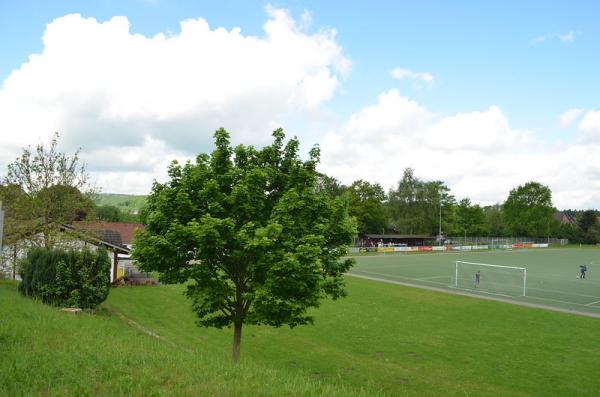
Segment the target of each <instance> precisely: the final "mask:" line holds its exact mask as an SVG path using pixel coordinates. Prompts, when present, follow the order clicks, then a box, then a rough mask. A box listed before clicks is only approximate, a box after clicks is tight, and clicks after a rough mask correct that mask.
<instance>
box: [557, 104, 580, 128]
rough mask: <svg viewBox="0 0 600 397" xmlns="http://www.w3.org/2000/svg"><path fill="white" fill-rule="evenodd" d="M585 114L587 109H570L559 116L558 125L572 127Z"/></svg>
mask: <svg viewBox="0 0 600 397" xmlns="http://www.w3.org/2000/svg"><path fill="white" fill-rule="evenodd" d="M583 112H585V109H576V108H573V109H569V110H567V111H566V112H564V113H562V114H561V115H559V116H558V124H559V125H560V126H561V127H568V126H570V125H571V124H572V123H573V122H574V121H575V120H577V119H578V118H579V116H581V115H582V114H583Z"/></svg>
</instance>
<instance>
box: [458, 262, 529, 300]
mask: <svg viewBox="0 0 600 397" xmlns="http://www.w3.org/2000/svg"><path fill="white" fill-rule="evenodd" d="M454 287H455V288H459V289H464V290H470V291H480V292H484V293H488V294H494V295H504V296H510V297H516V296H525V295H526V294H527V269H526V268H524V267H516V266H501V265H492V264H489V263H476V262H463V261H456V269H455V276H454Z"/></svg>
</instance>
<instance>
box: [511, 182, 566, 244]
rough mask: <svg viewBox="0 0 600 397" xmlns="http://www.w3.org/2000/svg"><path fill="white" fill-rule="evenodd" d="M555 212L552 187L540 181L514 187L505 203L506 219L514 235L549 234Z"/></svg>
mask: <svg viewBox="0 0 600 397" xmlns="http://www.w3.org/2000/svg"><path fill="white" fill-rule="evenodd" d="M554 212H555V209H554V207H553V206H552V192H551V191H550V188H548V186H544V185H542V184H540V183H538V182H528V183H526V184H524V185H521V186H518V187H516V188H514V189H512V190H511V191H510V193H509V195H508V198H507V199H506V202H505V203H504V205H503V215H504V221H505V223H506V226H507V228H508V230H509V231H510V232H511V233H512V234H513V236H529V237H539V236H545V235H548V234H549V232H550V228H551V224H552V223H553V222H554V221H553V215H554Z"/></svg>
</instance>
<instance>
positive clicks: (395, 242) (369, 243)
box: [358, 234, 435, 247]
mask: <svg viewBox="0 0 600 397" xmlns="http://www.w3.org/2000/svg"><path fill="white" fill-rule="evenodd" d="M434 240H435V237H433V236H426V235H414V234H363V235H361V236H359V237H358V246H359V247H393V246H409V247H414V246H420V245H424V244H425V241H434Z"/></svg>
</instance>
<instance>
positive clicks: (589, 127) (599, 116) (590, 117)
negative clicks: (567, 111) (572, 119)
mask: <svg viewBox="0 0 600 397" xmlns="http://www.w3.org/2000/svg"><path fill="white" fill-rule="evenodd" d="M578 127H579V130H580V131H581V132H582V133H583V135H584V138H586V140H588V141H594V142H600V110H588V111H587V112H586V113H585V115H584V116H583V118H582V119H581V121H580V122H579V125H578Z"/></svg>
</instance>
